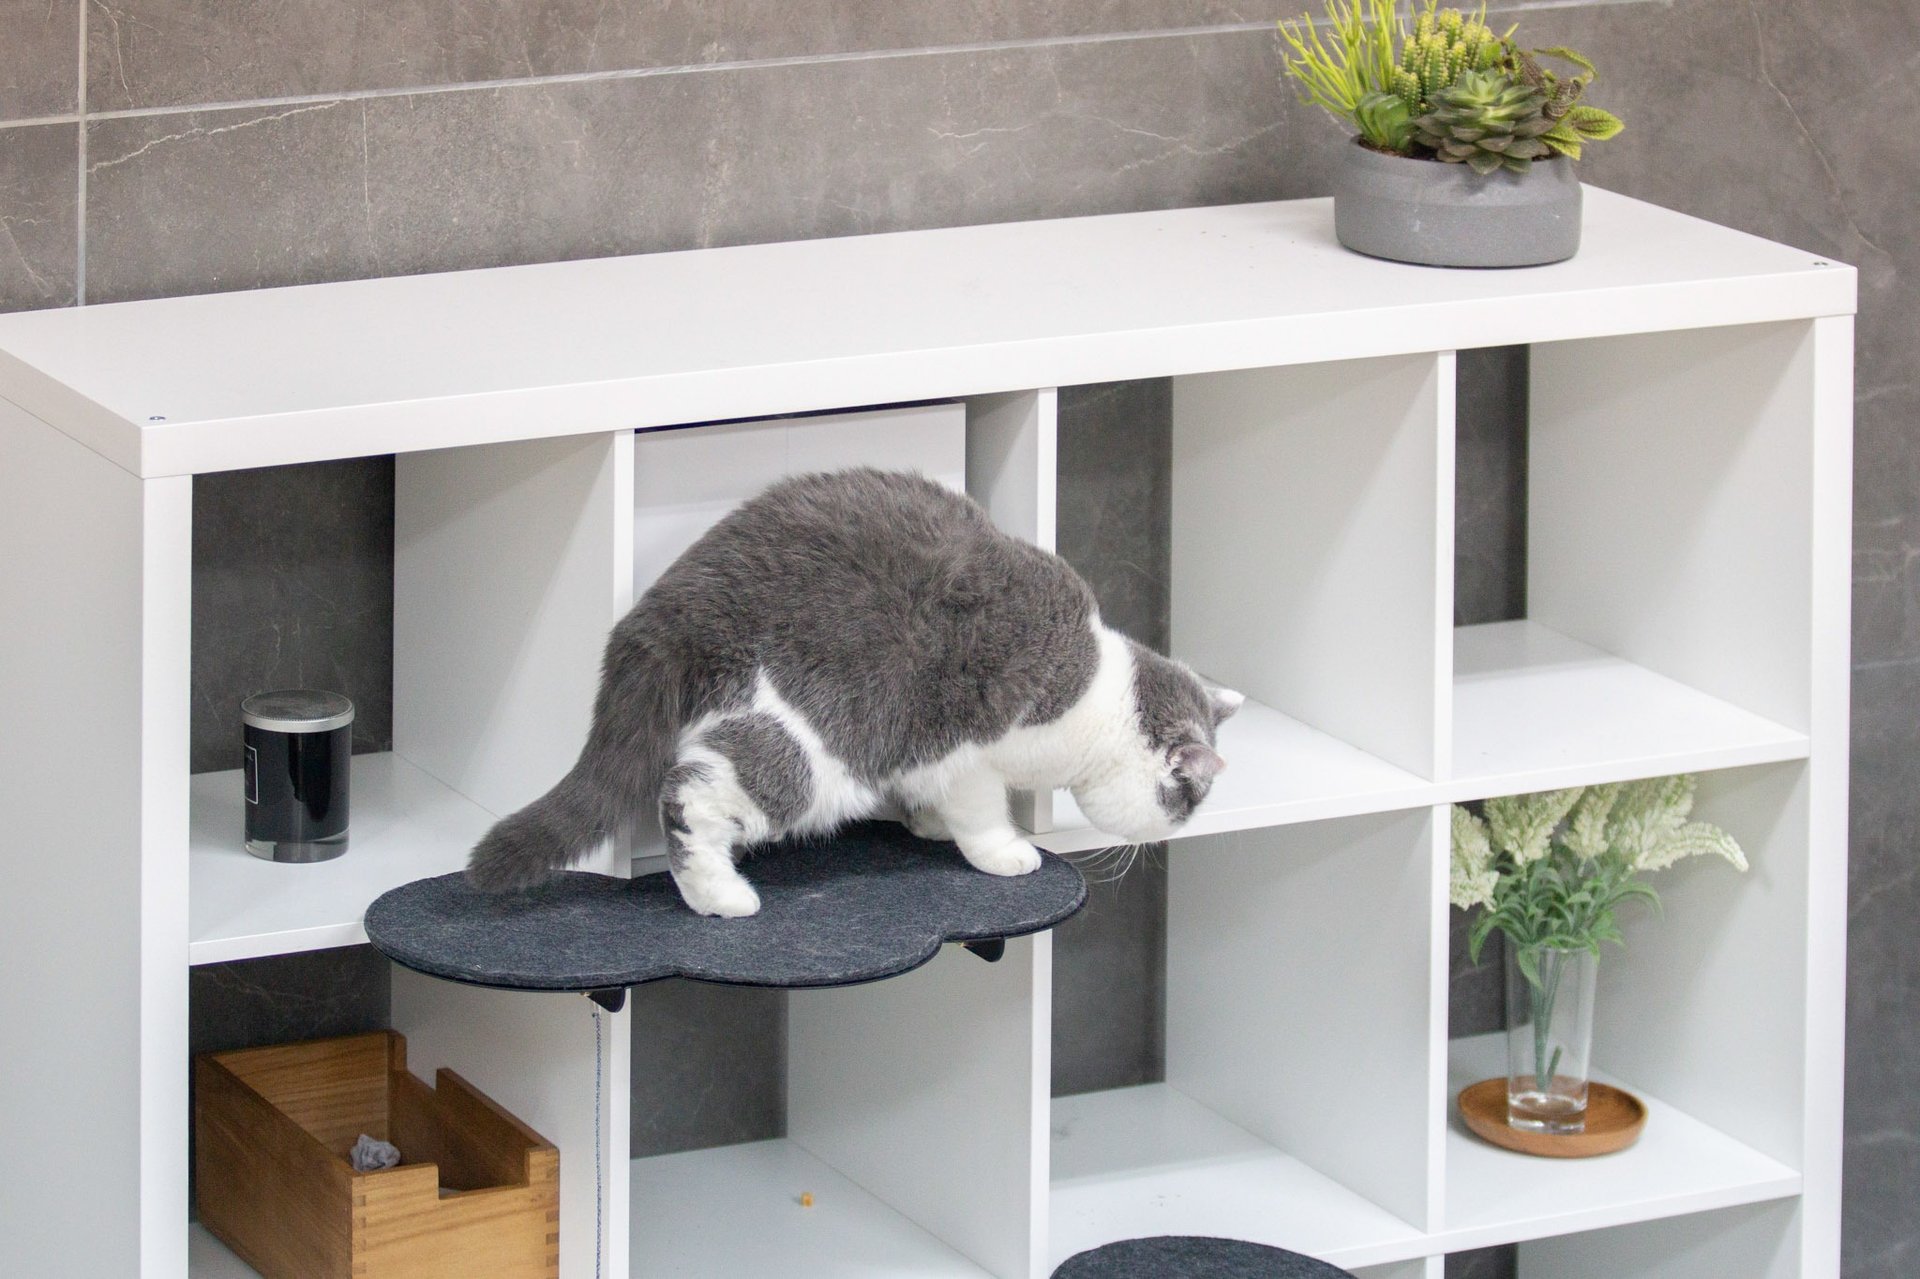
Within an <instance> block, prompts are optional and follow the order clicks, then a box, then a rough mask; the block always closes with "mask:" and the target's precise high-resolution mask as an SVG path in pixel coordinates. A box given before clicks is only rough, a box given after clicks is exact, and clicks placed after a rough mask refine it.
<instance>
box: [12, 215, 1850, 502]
mask: <svg viewBox="0 0 1920 1279" xmlns="http://www.w3.org/2000/svg"><path fill="white" fill-rule="evenodd" d="M1332 224H1333V219H1332V210H1331V202H1330V201H1327V200H1297V201H1290V202H1286V203H1279V204H1246V205H1230V206H1222V207H1213V208H1196V209H1169V210H1158V211H1152V212H1146V213H1127V214H1114V215H1108V216H1102V217H1090V218H1063V219H1055V220H1049V221H1040V222H1021V223H1002V224H997V225H989V226H972V227H953V228H947V229H942V230H931V231H911V232H904V233H899V234H892V235H872V236H854V237H847V238H844V239H829V240H811V241H802V242H797V243H788V244H764V245H747V246H741V247H736V248H725V249H703V250H696V251H691V252H684V253H662V254H653V255H648V256H640V257H627V258H601V259H594V260H587V261H577V262H554V263H545V264H541V265H535V266H521V267H500V268H493V269H488V270H480V271H462V272H454V273H449V274H443V275H418V276H402V277H396V278H390V279H380V280H354V281H346V282H341V283H336V284H320V285H309V286H303V287H297V288H284V289H260V290H254V291H250V292H236V293H220V294H211V295H206V296H201V297H188V298H167V299H159V300H154V301H143V302H124V303H117V304H113V305H106V306H87V307H68V308H63V309H57V310H51V311H42V312H34V313H30V314H20V315H10V316H0V396H4V397H6V398H8V399H11V400H13V401H14V402H15V403H18V404H20V405H22V406H23V407H25V408H27V409H28V410H29V411H30V412H34V413H37V414H38V415H40V416H41V417H42V418H45V419H46V420H47V421H49V422H51V423H53V424H54V425H56V426H57V427H59V428H60V429H61V430H64V431H67V432H69V433H71V434H73V435H74V436H75V437H76V438H78V439H80V440H82V441H83V442H84V443H86V444H87V445H88V446H89V447H91V448H94V449H95V450H96V451H98V452H101V453H102V454H104V455H105V456H107V457H108V458H109V459H111V460H113V461H115V462H117V463H119V464H120V465H121V466H123V467H126V468H127V469H128V470H131V471H133V472H135V473H136V474H140V475H150V476H151V475H167V474H179V473H182V472H191V471H208V470H230V469H234V468H238V467H248V466H266V465H271V464H275V463H287V462H304V461H315V460H319V459H322V458H329V457H357V456H363V455H367V454H377V453H392V452H410V451H413V450H416V449H428V448H449V447H454V446H458V445H466V444H486V443H494V442H498V441H502V440H511V439H529V438H535V437H540V436H552V435H564V434H571V433H580V432H587V431H612V430H619V429H622V428H633V427H646V426H663V425H668V424H671V423H675V422H701V421H720V420H726V419H731V418H744V417H756V416H767V415H774V414H785V413H795V412H802V411H806V410H811V409H831V408H835V407H838V406H844V405H851V404H887V403H897V402H901V401H906V400H914V399H924V398H927V397H936V396H937V397H945V396H965V395H977V394H983V393H988V392H999V391H1012V390H1019V389H1021V388H1029V387H1037V386H1069V385H1077V384H1080V383H1087V382H1110V381H1121V380H1125V379H1128V378H1142V377H1158V376H1166V375H1170V374H1180V373H1194V372H1204V371H1212V370H1220V369H1234V368H1255V367H1260V366H1263V365H1272V364H1292V363H1308V362H1315V361H1325V360H1340V359H1352V358H1359V357H1366V356H1376V355H1393V354H1405V353H1409V352H1417V351H1431V350H1433V349H1434V347H1435V340H1434V339H1435V335H1436V334H1444V335H1445V338H1446V343H1447V345H1448V346H1457V347H1469V346H1493V345H1500V344H1504V343H1513V342H1529V341H1531V342H1542V341H1551V340H1557V339H1566V338H1580V337H1592V336H1599V335H1604V334H1611V333H1622V332H1633V331H1637V330H1645V329H1679V328H1688V327H1692V326H1698V325H1718V324H1737V323H1745V322H1758V321H1765V320H1775V319H1787V318H1793V317H1801V316H1811V315H1829V314H1840V313H1850V312H1851V311H1852V310H1853V307H1854V298H1855V282H1854V273H1853V271H1852V269H1851V268H1849V267H1845V266H1840V265H1837V264H1831V263H1827V262H1824V261H1821V260H1819V259H1817V258H1815V257H1814V256H1813V255H1811V254H1807V253H1802V252H1799V251H1797V250H1794V249H1790V248H1786V247H1784V246H1781V245H1776V244H1770V243H1768V242H1766V241H1764V240H1760V239H1756V238H1754V237H1752V236H1748V235H1743V234H1741V233H1740V232H1737V231H1730V230H1727V229H1725V228H1723V227H1717V226H1713V225H1711V224H1710V223H1706V222H1701V221H1698V220H1696V219H1693V218H1689V217H1685V216H1683V215H1681V214H1677V213H1672V212H1669V211H1667V210H1664V209H1659V208H1656V207H1654V206H1652V205H1648V204H1643V203H1640V202H1638V201H1635V200H1631V199H1628V198H1626V197H1624V196H1618V195H1614V194H1612V193H1610V192H1606V191H1599V190H1593V189H1589V190H1588V191H1587V195H1586V221H1585V238H1584V241H1583V243H1582V245H1581V250H1580V253H1579V254H1578V256H1576V257H1574V258H1573V259H1571V260H1569V261H1567V262H1562V263H1558V264H1556V265H1553V266H1545V267H1538V268H1534V269H1532V270H1527V271H1434V270H1427V269H1422V268H1418V267H1408V266H1404V265H1401V264H1398V263H1392V262H1382V261H1377V260H1375V259H1372V258H1367V257H1362V256H1361V255H1359V254H1356V253H1349V252H1347V251H1346V250H1344V249H1342V248H1341V247H1340V246H1339V245H1338V244H1337V243H1336V242H1335V240H1334V238H1333V225H1332Z"/></svg>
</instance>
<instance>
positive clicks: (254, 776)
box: [240, 688, 353, 862]
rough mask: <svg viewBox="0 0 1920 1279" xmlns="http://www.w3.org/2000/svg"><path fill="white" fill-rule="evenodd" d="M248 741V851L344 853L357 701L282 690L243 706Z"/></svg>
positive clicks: (277, 857) (273, 855) (312, 856)
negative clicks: (354, 706)
mask: <svg viewBox="0 0 1920 1279" xmlns="http://www.w3.org/2000/svg"><path fill="white" fill-rule="evenodd" d="M240 721H241V725H242V728H241V731H242V733H243V734H244V736H245V739H246V752H245V770H244V775H245V784H246V791H247V851H248V852H250V853H252V854H253V855H254V856H255V857H264V858H266V859H267V860H268V861H275V862H324V861H326V860H328V859H329V858H332V857H338V856H339V855H340V854H342V853H344V852H346V851H347V790H348V771H349V769H350V768H351V765H352V761H353V703H352V702H350V701H348V700H347V699H346V698H344V697H342V696H340V694H338V693H321V692H315V691H314V690H312V689H304V688H295V689H283V690H281V691H280V692H275V693H255V694H254V695H253V696H252V697H249V698H248V699H247V700H246V701H244V702H242V703H241V704H240Z"/></svg>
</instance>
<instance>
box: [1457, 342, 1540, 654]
mask: <svg viewBox="0 0 1920 1279" xmlns="http://www.w3.org/2000/svg"><path fill="white" fill-rule="evenodd" d="M1458 370H1459V372H1458V377H1457V383H1458V387H1457V394H1456V395H1455V397H1454V398H1455V413H1454V419H1455V423H1456V426H1455V431H1454V435H1455V449H1454V486H1453V487H1454V516H1453V621H1454V625H1456V626H1474V625H1477V624H1479V623H1481V622H1506V621H1512V620H1513V619H1515V618H1518V617H1525V616H1526V612H1527V348H1526V347H1524V346H1502V347H1488V348H1485V349H1483V350H1477V351H1462V352H1460V353H1459V357H1458Z"/></svg>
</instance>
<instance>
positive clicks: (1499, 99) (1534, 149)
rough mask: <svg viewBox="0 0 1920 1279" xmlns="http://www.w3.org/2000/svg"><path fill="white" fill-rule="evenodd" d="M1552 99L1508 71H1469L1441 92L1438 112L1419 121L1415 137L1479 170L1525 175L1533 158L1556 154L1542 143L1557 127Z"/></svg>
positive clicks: (1450, 158) (1441, 154)
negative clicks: (1551, 114)
mask: <svg viewBox="0 0 1920 1279" xmlns="http://www.w3.org/2000/svg"><path fill="white" fill-rule="evenodd" d="M1546 101H1547V98H1546V95H1545V94H1544V93H1543V92H1541V90H1540V89H1538V88H1536V87H1535V86H1533V85H1531V84H1528V83H1526V82H1525V81H1524V80H1518V79H1515V78H1514V77H1512V76H1510V75H1507V74H1506V73H1504V72H1501V71H1469V72H1467V73H1466V74H1465V75H1463V76H1461V77H1460V80H1459V82H1458V83H1456V84H1453V85H1450V86H1448V87H1447V88H1444V89H1441V90H1439V91H1438V92H1437V93H1435V95H1434V98H1433V110H1431V111H1429V112H1427V114H1425V115H1423V116H1419V117H1418V118H1416V119H1415V120H1414V122H1413V135H1414V141H1416V142H1418V143H1419V144H1420V145H1421V146H1423V147H1426V148H1427V149H1428V150H1430V151H1432V152H1433V153H1434V155H1435V157H1436V158H1438V159H1441V160H1444V161H1446V162H1447V163H1449V164H1466V165H1470V166H1472V168H1473V171H1474V172H1475V173H1492V172H1493V171H1494V170H1495V169H1499V168H1507V169H1511V170H1513V171H1514V172H1516V173H1525V172H1526V171H1527V169H1528V167H1529V166H1530V165H1531V164H1532V163H1533V161H1535V160H1537V159H1540V158H1541V157H1543V156H1547V155H1551V154H1553V151H1552V148H1550V147H1549V146H1548V145H1547V144H1546V143H1545V142H1543V141H1541V135H1543V134H1545V133H1546V132H1547V131H1548V130H1549V129H1551V128H1553V126H1554V122H1553V121H1552V120H1549V119H1548V118H1547V116H1546V111H1545V107H1546Z"/></svg>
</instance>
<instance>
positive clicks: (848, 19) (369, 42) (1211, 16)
mask: <svg viewBox="0 0 1920 1279" xmlns="http://www.w3.org/2000/svg"><path fill="white" fill-rule="evenodd" d="M1297 7H1298V6H1296V5H1290V4H1288V3H1285V2H1283V0H1249V2H1247V3H1225V2H1224V0H1101V2H1099V3H1070V2H1067V0H987V2H985V3H969V4H951V3H942V2H941V0H910V2H908V3H897V4H876V3H873V2H872V0H815V2H814V3H809V4H803V5H794V4H788V3H781V2H780V0H732V2H731V3H727V4H683V5H675V4H671V3H663V2H662V0H651V2H648V3H638V4H620V5H608V4H604V3H598V2H597V0H548V2H547V3H543V4H538V5H529V4H517V3H513V2H512V0H481V2H480V3H476V4H467V5H462V6H460V7H459V8H458V9H457V10H456V9H453V8H452V7H450V6H447V5H443V4H435V3H432V2H431V0H426V2H423V0H412V2H410V3H403V4H387V3H382V2H381V0H318V2H313V3H307V4H302V5H298V6H286V5H281V4H275V3H272V0H242V2H241V3H234V4H223V5H220V6H218V7H214V6H209V5H206V4H194V3H190V2H183V0H130V2H126V3H96V4H94V5H92V6H91V7H90V13H89V19H88V25H89V45H88V65H87V82H88V92H89V94H90V95H91V100H92V101H93V102H94V103H95V104H96V105H97V106H98V107H99V108H100V109H102V110H111V109H123V108H137V107H155V106H167V105H179V104H198V103H206V102H232V101H236V100H241V99H253V98H273V97H283V96H292V95H300V94H337V93H348V92H355V91H365V90H377V89H395V88H411V87H418V86H422V85H443V84H465V83H471V82H476V81H490V80H502V79H515V78H523V77H533V76H556V75H581V74H590V73H602V74H605V73H619V72H623V71H631V70H634V69H648V68H661V67H680V66H698V65H703V64H709V65H710V64H713V63H725V62H740V61H752V60H762V59H775V58H807V57H836V56H844V55H847V54H860V53H868V54H871V53H889V52H895V51H902V50H906V51H912V50H920V49H927V48H938V47H940V46H951V45H972V44H982V43H999V42H1005V41H1037V40H1049V39H1059V38H1063V37H1064V38H1085V37H1098V36H1105V35H1126V34H1129V33H1137V32H1142V31H1157V30H1164V29H1167V28H1175V27H1187V26H1209V27H1212V26H1224V25H1235V24H1249V23H1253V22H1265V21H1271V20H1272V19H1273V18H1276V17H1279V16H1281V15H1283V14H1286V13H1288V12H1289V11H1290V10H1292V9H1296V8H1297ZM69 21H71V19H69ZM209 48H211V49H214V50H217V56H213V57H210V56H208V50H209Z"/></svg>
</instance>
